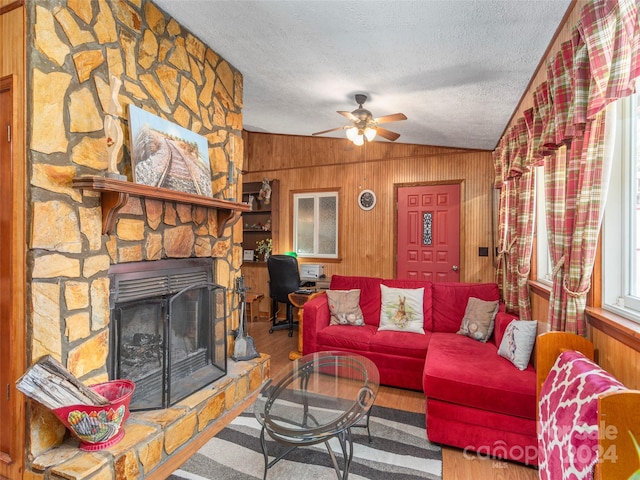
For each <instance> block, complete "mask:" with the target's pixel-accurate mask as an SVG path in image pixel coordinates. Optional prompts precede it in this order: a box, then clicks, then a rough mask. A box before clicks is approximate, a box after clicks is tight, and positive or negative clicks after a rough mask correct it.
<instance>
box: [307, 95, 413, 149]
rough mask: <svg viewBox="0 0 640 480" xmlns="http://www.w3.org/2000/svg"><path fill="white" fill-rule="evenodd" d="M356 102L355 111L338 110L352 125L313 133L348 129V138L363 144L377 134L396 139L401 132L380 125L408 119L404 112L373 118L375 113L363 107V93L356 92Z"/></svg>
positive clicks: (364, 97)
mask: <svg viewBox="0 0 640 480" xmlns="http://www.w3.org/2000/svg"><path fill="white" fill-rule="evenodd" d="M355 97H356V103H357V104H358V108H356V109H355V110H354V111H353V112H344V111H338V113H339V114H340V115H342V116H344V117H346V118H347V119H348V120H350V121H351V125H345V126H343V127H337V128H331V129H329V130H323V131H322V132H316V133H312V135H322V134H323V133H329V132H334V131H336V130H346V131H347V138H348V139H349V140H351V141H352V142H353V143H354V144H356V145H362V144H363V143H364V141H365V139H366V140H367V141H369V142H370V141H372V140H373V139H374V138H375V136H376V135H380V136H381V137H382V138H386V139H387V140H391V141H392V142H394V141H396V140H397V139H398V138H399V137H400V134H399V133H396V132H392V131H391V130H387V129H386V128H382V127H379V126H378V125H379V124H381V123H389V122H399V121H400V120H406V119H407V116H406V115H405V114H404V113H394V114H392V115H385V116H383V117H378V118H373V115H372V114H371V112H370V111H369V110H367V109H366V108H363V107H362V105H364V102H366V101H367V96H366V95H364V94H361V93H358V94H356V96H355Z"/></svg>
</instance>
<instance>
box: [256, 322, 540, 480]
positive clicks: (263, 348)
mask: <svg viewBox="0 0 640 480" xmlns="http://www.w3.org/2000/svg"><path fill="white" fill-rule="evenodd" d="M269 325H270V324H269V322H267V321H266V320H265V319H261V320H260V321H254V322H250V323H249V325H248V328H247V331H248V334H249V335H250V336H251V337H252V338H253V339H254V342H255V345H256V348H257V350H258V352H260V353H267V354H269V355H271V371H272V372H277V371H278V370H279V369H281V368H283V367H284V366H285V365H286V364H287V363H288V362H290V360H289V352H291V351H292V350H297V346H298V338H297V331H296V332H294V336H293V337H289V336H288V335H287V331H286V330H277V331H275V332H273V334H269ZM376 405H381V406H384V407H392V408H398V409H401V410H406V411H411V412H424V410H425V398H424V394H423V393H422V392H415V391H412V390H403V389H400V388H392V387H386V386H381V387H380V390H379V392H378V396H377V397H376ZM442 460H443V461H442V463H443V472H442V473H443V480H536V479H537V478H538V471H537V470H536V469H534V468H530V467H526V466H524V465H520V464H517V463H513V462H505V461H502V460H495V459H489V458H478V457H476V456H471V455H463V452H462V451H461V450H459V449H456V448H450V447H443V449H442Z"/></svg>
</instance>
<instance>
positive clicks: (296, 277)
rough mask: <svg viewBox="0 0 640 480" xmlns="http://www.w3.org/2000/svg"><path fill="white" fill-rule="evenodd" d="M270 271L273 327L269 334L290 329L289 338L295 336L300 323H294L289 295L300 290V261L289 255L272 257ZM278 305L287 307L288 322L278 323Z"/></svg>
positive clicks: (269, 262) (270, 258) (268, 261)
mask: <svg viewBox="0 0 640 480" xmlns="http://www.w3.org/2000/svg"><path fill="white" fill-rule="evenodd" d="M267 269H268V270H269V296H270V297H271V315H272V317H271V321H272V322H273V325H272V326H271V328H270V329H269V333H273V331H274V330H281V329H289V336H290V337H291V336H293V329H294V327H297V326H298V322H294V321H293V304H292V303H291V302H290V301H289V294H290V293H291V292H295V291H296V290H298V289H299V288H300V272H299V271H298V260H297V259H296V258H295V257H291V256H289V255H270V256H269V258H268V259H267ZM278 303H284V304H286V305H287V317H286V320H283V321H278Z"/></svg>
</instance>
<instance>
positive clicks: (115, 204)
mask: <svg viewBox="0 0 640 480" xmlns="http://www.w3.org/2000/svg"><path fill="white" fill-rule="evenodd" d="M72 185H73V187H74V188H80V189H83V190H94V191H96V192H100V193H101V194H102V233H103V234H110V233H112V232H113V229H114V228H115V225H116V219H117V217H118V212H119V211H120V209H122V207H124V206H125V205H126V203H127V200H128V199H129V196H133V197H140V198H150V199H153V200H162V201H167V202H178V203H186V204H189V205H200V206H202V207H206V208H213V209H216V210H217V216H218V236H221V235H222V232H223V231H224V229H225V227H226V225H227V223H229V222H230V221H231V220H232V219H233V218H234V216H236V215H239V214H240V213H241V212H248V211H249V210H250V207H249V205H247V204H244V203H238V202H231V201H229V200H221V199H219V198H212V197H205V196H203V195H194V194H192V193H185V192H179V191H177V190H170V189H168V188H160V187H151V186H149V185H142V184H139V183H133V182H128V181H126V180H116V179H114V178H108V177H101V176H86V177H76V178H74V179H73V182H72Z"/></svg>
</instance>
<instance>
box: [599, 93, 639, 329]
mask: <svg viewBox="0 0 640 480" xmlns="http://www.w3.org/2000/svg"><path fill="white" fill-rule="evenodd" d="M638 103H639V102H638V95H633V96H631V97H629V98H626V99H623V100H620V101H619V102H616V103H615V104H614V105H613V106H612V107H610V108H611V110H610V111H608V112H607V121H608V122H610V124H611V125H615V143H614V146H613V148H614V157H613V158H614V161H613V167H612V170H611V181H610V183H609V190H608V196H607V205H606V208H605V215H604V223H603V229H602V232H603V248H602V272H603V275H602V279H603V285H602V292H603V302H602V303H603V306H604V307H605V308H607V309H610V310H613V311H615V312H616V313H618V314H620V315H623V316H625V317H628V318H631V319H633V320H636V321H640V130H639V129H640V121H639V120H640V112H639V110H638ZM614 117H615V122H613V118H614Z"/></svg>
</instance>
